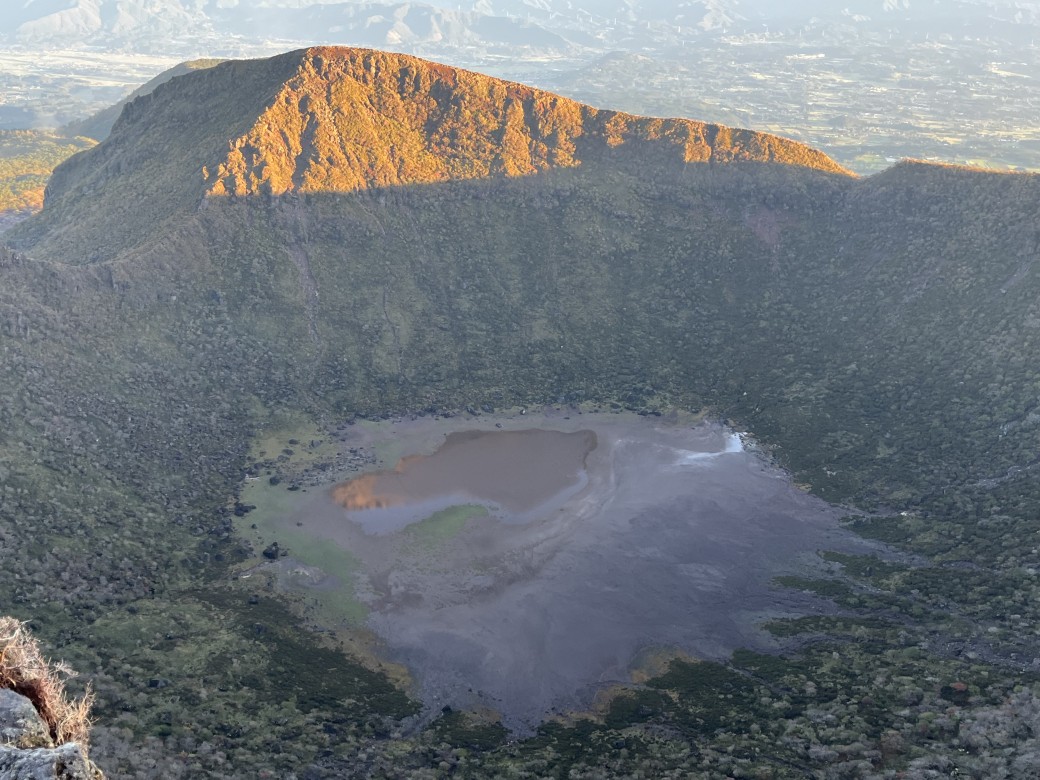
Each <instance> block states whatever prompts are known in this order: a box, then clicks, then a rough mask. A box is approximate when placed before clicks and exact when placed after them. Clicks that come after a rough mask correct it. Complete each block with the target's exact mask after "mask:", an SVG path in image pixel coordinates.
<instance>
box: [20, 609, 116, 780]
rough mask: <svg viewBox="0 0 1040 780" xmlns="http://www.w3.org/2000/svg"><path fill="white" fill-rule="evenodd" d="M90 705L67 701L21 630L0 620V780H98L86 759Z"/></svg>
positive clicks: (56, 674)
mask: <svg viewBox="0 0 1040 780" xmlns="http://www.w3.org/2000/svg"><path fill="white" fill-rule="evenodd" d="M15 689H18V690H15ZM19 691H20V692H19ZM89 704H90V697H89V694H88V696H87V698H86V699H84V700H81V701H80V702H70V701H68V699H67V698H66V697H65V692H64V687H63V685H62V682H61V679H60V677H59V671H58V669H57V668H56V667H54V666H53V665H51V664H49V663H47V662H45V661H44V660H43V658H42V656H41V655H40V651H39V646H38V645H37V644H36V641H35V640H34V639H33V638H32V637H31V636H30V635H29V634H28V632H27V630H26V629H25V627H24V626H23V625H22V624H21V623H19V622H18V621H17V620H14V619H13V618H8V617H5V618H0V780H101V778H102V777H103V776H102V774H101V772H100V770H99V769H98V768H97V767H96V766H94V764H93V763H91V761H90V759H89V758H88V757H87V747H86V737H87V730H88V728H89V725H90V721H89V718H88V717H87V709H88V708H89ZM71 735H75V736H77V737H78V738H79V739H75V740H69V739H68V737H69V736H71Z"/></svg>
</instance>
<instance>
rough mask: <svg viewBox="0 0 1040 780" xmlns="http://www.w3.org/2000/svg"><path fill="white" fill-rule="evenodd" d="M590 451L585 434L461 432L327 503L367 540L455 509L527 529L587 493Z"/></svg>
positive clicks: (338, 490)
mask: <svg viewBox="0 0 1040 780" xmlns="http://www.w3.org/2000/svg"><path fill="white" fill-rule="evenodd" d="M595 448H596V434H595V432H594V431H591V430H581V431H574V432H570V433H567V432H563V431H553V430H545V429H536V428H532V429H527V430H520V431H480V430H472V431H459V432H455V433H451V434H449V435H448V436H447V437H446V438H445V440H444V443H443V444H442V445H441V446H440V447H438V448H437V449H436V450H435V451H434V452H433V453H432V454H430V455H409V456H406V457H404V458H401V460H399V461H398V462H397V465H396V466H395V468H394V469H393V470H392V471H377V472H374V473H371V474H363V475H361V476H359V477H356V478H354V479H352V480H350V481H348V482H344V483H343V484H341V485H337V486H336V487H335V488H333V490H332V498H333V500H334V501H335V502H336V503H337V504H339V505H340V506H342V507H343V508H344V509H346V510H347V517H348V518H349V519H350V520H352V521H354V522H356V523H358V524H359V525H360V526H361V527H362V528H363V529H364V530H365V531H366V532H367V533H371V534H385V533H390V532H393V531H398V530H400V529H402V528H404V527H405V526H407V525H410V524H412V523H416V522H419V521H420V520H423V519H424V518H426V517H429V516H430V515H431V514H433V513H434V512H437V511H438V510H440V509H444V508H447V507H449V506H454V505H458V504H482V505H484V506H485V507H487V508H488V509H489V510H490V511H491V512H493V513H494V514H496V515H497V516H498V517H499V519H501V520H504V521H506V522H525V521H527V520H529V519H531V517H532V516H533V515H534V514H539V515H541V514H544V513H545V512H548V511H552V509H553V508H554V506H555V507H558V506H561V505H562V504H563V503H564V502H565V501H566V500H567V499H568V498H570V497H571V496H572V495H574V494H575V493H576V492H578V491H580V490H581V489H582V488H583V487H584V486H585V485H586V483H587V482H588V475H587V474H586V472H585V460H586V458H587V457H588V455H589V453H591V452H592V451H593V450H594V449H595Z"/></svg>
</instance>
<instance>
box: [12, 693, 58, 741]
mask: <svg viewBox="0 0 1040 780" xmlns="http://www.w3.org/2000/svg"><path fill="white" fill-rule="evenodd" d="M0 744H3V745H4V746H5V747H16V748H38V747H53V745H54V743H53V742H52V741H51V734H50V729H48V728H47V724H46V723H44V722H43V718H41V717H40V714H39V713H38V712H37V711H36V708H35V707H34V706H33V703H32V702H31V701H29V700H28V699H27V698H25V697H24V696H22V695H20V694H17V693H15V692H14V691H12V690H10V689H8V688H0Z"/></svg>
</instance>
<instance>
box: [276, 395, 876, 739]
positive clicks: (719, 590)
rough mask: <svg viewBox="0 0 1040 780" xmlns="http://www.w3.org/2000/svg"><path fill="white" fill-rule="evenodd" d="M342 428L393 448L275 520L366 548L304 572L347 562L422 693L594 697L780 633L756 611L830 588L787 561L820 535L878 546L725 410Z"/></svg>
mask: <svg viewBox="0 0 1040 780" xmlns="http://www.w3.org/2000/svg"><path fill="white" fill-rule="evenodd" d="M460 432H461V434H460ZM481 432H482V433H481ZM539 432H541V433H539ZM547 432H548V433H547ZM563 434H566V435H563ZM343 444H344V446H349V447H363V448H371V449H372V450H374V451H381V452H383V453H384V454H385V457H386V459H387V462H386V463H385V464H384V466H383V468H382V470H381V471H379V472H377V473H375V474H371V475H369V476H368V477H367V478H362V479H367V480H368V482H367V483H366V484H363V485H362V486H361V487H358V486H357V483H356V484H355V485H353V486H351V485H350V484H349V481H347V480H344V481H341V482H339V483H337V484H335V485H329V486H327V487H325V488H323V489H321V490H320V491H315V490H311V492H310V496H309V497H308V498H307V499H306V500H305V501H303V502H301V503H300V504H299V505H298V506H297V507H295V508H294V509H293V510H292V511H291V512H287V513H285V515H284V516H283V517H281V518H279V520H278V521H277V523H278V524H280V526H281V527H282V528H284V529H285V530H289V529H293V530H294V531H295V532H297V533H299V532H303V533H306V534H307V535H309V536H310V537H313V538H315V539H317V540H320V541H322V542H324V543H327V544H331V545H335V546H336V547H337V548H339V549H341V550H343V551H347V552H349V554H350V555H351V556H352V557H353V558H354V559H355V560H356V561H357V562H358V566H357V567H355V568H354V570H353V571H351V572H349V573H345V572H337V571H324V572H322V571H318V572H314V571H312V572H311V575H312V576H310V577H309V578H308V583H310V585H311V586H312V587H313V586H314V585H315V584H318V585H319V586H320V583H321V582H322V581H323V579H322V577H325V578H326V580H325V581H337V578H340V579H342V578H348V579H350V580H352V585H353V597H354V598H356V599H358V600H359V601H361V602H363V603H364V605H365V606H366V607H367V610H368V618H367V624H368V627H369V628H370V629H371V630H372V631H374V632H375V633H376V634H377V635H378V636H379V637H380V639H381V640H382V642H383V644H384V649H383V652H385V654H386V656H387V657H388V658H389V659H391V660H393V661H397V662H400V663H402V664H404V665H405V666H407V667H408V669H409V670H410V671H411V673H412V676H413V678H414V679H415V680H416V683H417V686H418V691H417V693H418V695H419V696H420V697H421V698H422V700H423V701H424V703H425V704H426V705H427V707H428V708H430V709H431V710H434V709H439V708H440V707H442V706H444V705H446V704H447V705H451V706H453V707H456V708H490V709H493V710H495V711H498V712H499V713H501V714H502V717H503V722H504V723H505V724H506V725H507V726H509V727H511V728H514V729H518V730H527V729H530V728H531V727H533V726H534V725H536V724H537V723H538V722H540V721H541V720H543V719H544V718H545V717H546V716H547V715H549V714H551V713H553V712H564V711H569V710H580V709H584V708H587V707H588V706H589V704H590V703H591V701H592V699H593V697H594V696H595V693H596V692H597V691H598V690H600V689H601V688H603V687H605V686H609V685H612V684H615V683H618V682H628V681H629V680H630V671H631V666H632V664H633V662H634V660H635V659H636V658H637V656H638V655H639V654H640V653H642V652H644V651H647V650H654V649H660V648H664V649H669V650H675V651H681V652H683V653H688V654H692V655H694V656H697V657H701V658H710V659H719V658H724V657H727V656H728V655H729V653H730V652H731V651H732V650H733V649H735V648H737V647H750V648H758V649H769V648H772V647H775V644H774V642H773V640H772V639H771V638H770V637H769V636H768V635H767V634H766V633H764V632H763V631H762V630H760V628H758V627H757V626H758V624H759V623H760V622H761V621H762V620H764V619H767V618H769V617H775V616H779V615H787V614H807V613H814V612H819V611H822V610H824V609H826V606H825V603H824V602H819V601H816V600H813V599H811V598H810V597H809V596H807V595H806V594H802V593H798V592H795V591H792V590H789V589H784V588H778V587H776V586H773V585H772V584H771V580H772V578H773V577H775V576H776V575H778V574H783V573H791V572H804V571H806V570H807V569H811V568H812V567H814V566H818V565H819V559H818V558H817V557H816V556H815V552H816V551H818V550H822V549H832V550H845V551H857V552H867V551H870V550H872V549H874V548H872V547H871V546H870V545H869V543H867V542H865V541H863V540H861V539H859V538H858V537H855V536H853V535H851V534H850V533H848V532H847V531H845V530H843V529H842V528H841V527H840V526H839V525H838V523H837V518H838V517H839V516H840V515H841V514H843V512H842V511H840V510H838V509H836V508H833V507H831V506H829V505H827V504H826V503H824V502H822V501H820V500H818V499H815V498H813V497H811V496H809V495H807V494H805V493H804V492H803V491H800V490H798V489H796V488H795V487H794V486H793V485H792V484H791V482H790V480H789V478H788V477H787V475H786V474H784V473H783V472H781V471H780V470H778V469H776V468H774V467H772V466H771V465H769V464H768V463H767V462H766V461H765V460H764V459H763V458H762V457H761V456H759V455H758V454H755V453H754V452H750V451H748V450H747V449H745V448H744V446H743V445H742V442H741V440H740V438H739V437H738V436H737V435H736V434H735V433H733V432H731V431H728V430H726V429H724V428H722V427H721V426H719V425H712V424H698V425H691V424H689V423H687V424H682V423H680V422H677V421H674V420H673V421H672V422H666V421H664V420H662V419H657V418H641V417H637V416H635V415H617V414H576V413H571V414H570V415H564V414H563V413H560V412H557V413H547V414H538V415H534V414H527V415H524V416H520V415H515V416H511V417H492V416H486V417H479V418H473V419H465V420H463V419H458V418H454V419H418V420H412V421H400V422H396V423H389V422H388V423H380V424H376V425H372V424H366V425H359V426H355V427H354V428H353V429H351V432H350V434H349V436H348V438H347V441H345V442H344V443H343ZM467 448H468V449H467ZM398 458H404V460H401V461H399V460H398ZM546 463H548V464H551V465H550V466H549V467H545V465H544V464H546ZM489 464H491V467H490V468H489ZM395 465H396V468H394V469H391V468H388V467H391V466H395ZM409 475H411V476H409ZM416 475H417V476H416ZM433 477H435V478H436V479H433ZM513 478H515V479H516V480H517V481H518V483H519V486H520V487H521V489H519V490H518V489H517V485H516V484H513V485H510V484H509V483H510V480H511V479H513ZM355 482H356V481H355ZM438 482H439V483H441V485H442V486H441V487H439V488H438V487H437V483H438ZM344 495H347V496H348V497H349V496H353V497H355V498H356V497H357V496H364V498H365V500H367V503H365V502H364V501H359V503H355V504H353V505H351V504H350V503H349V502H348V501H346V500H345V499H344ZM337 499H339V500H337ZM460 507H461V508H460ZM437 512H440V514H436V513H437ZM430 515H433V516H432V518H430ZM424 518H429V519H424ZM302 563H304V564H308V563H312V562H309V561H306V560H303V561H302ZM326 568H328V567H327V566H326ZM315 574H316V575H318V576H313V575H315Z"/></svg>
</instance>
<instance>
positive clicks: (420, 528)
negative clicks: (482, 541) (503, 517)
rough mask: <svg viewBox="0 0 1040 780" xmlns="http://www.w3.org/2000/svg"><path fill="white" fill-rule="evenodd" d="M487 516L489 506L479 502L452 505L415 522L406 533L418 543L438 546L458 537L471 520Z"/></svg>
mask: <svg viewBox="0 0 1040 780" xmlns="http://www.w3.org/2000/svg"><path fill="white" fill-rule="evenodd" d="M487 516H488V510H487V507H484V506H481V505H479V504H460V505H459V506H450V507H448V508H447V509H442V510H441V511H440V512H436V513H434V514H432V515H430V516H429V517H428V518H426V519H425V520H421V521H420V522H418V523H413V524H412V525H410V526H408V528H406V529H405V531H404V533H405V535H406V536H407V538H408V539H410V540H411V541H413V542H415V543H416V544H417V545H420V546H424V547H436V546H439V545H441V544H444V543H445V542H449V541H451V540H452V539H454V538H456V537H457V536H458V535H459V534H461V533H462V531H463V529H464V528H465V527H466V524H467V523H468V522H469V521H470V520H473V519H474V518H477V517H487Z"/></svg>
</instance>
